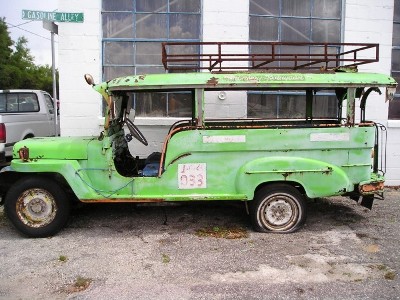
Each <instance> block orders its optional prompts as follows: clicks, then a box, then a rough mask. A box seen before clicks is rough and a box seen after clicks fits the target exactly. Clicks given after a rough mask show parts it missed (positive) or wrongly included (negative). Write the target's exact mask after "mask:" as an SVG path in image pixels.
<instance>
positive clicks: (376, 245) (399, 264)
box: [0, 189, 400, 300]
mask: <svg viewBox="0 0 400 300" xmlns="http://www.w3.org/2000/svg"><path fill="white" fill-rule="evenodd" d="M399 215H400V191H397V190H394V189H391V190H388V191H387V192H386V200H385V201H376V204H375V205H374V208H373V210H372V211H369V210H367V209H365V208H363V207H361V206H359V205H357V204H356V203H355V202H354V201H351V200H347V199H345V198H341V197H337V198H331V199H329V200H328V199H319V200H318V201H309V202H308V219H307V222H306V225H305V227H304V228H303V229H301V230H300V231H298V232H296V233H293V234H263V233H256V232H253V231H252V230H251V228H250V224H249V219H248V217H247V215H246V214H245V210H244V209H243V207H242V205H241V204H240V203H236V204H235V203H216V202H213V203H191V204H187V203H185V204H180V205H167V206H160V205H129V204H126V205H125V204H124V205H119V204H114V205H109V204H107V205H106V204H102V205H100V204H98V205H96V204H90V205H81V206H78V207H76V208H75V209H74V210H73V212H72V216H71V218H70V221H69V223H68V225H67V227H66V228H65V229H64V230H63V231H61V232H60V233H59V234H58V235H57V236H55V237H52V238H44V239H28V238H25V237H22V236H21V235H19V234H18V232H16V230H15V229H14V228H13V227H12V226H11V225H10V223H9V222H8V220H6V218H5V216H4V213H3V208H2V207H0V240H1V242H0V257H1V263H0V299H107V300H108V299H321V298H323V299H400V280H399V275H398V272H399V270H400V242H399V233H400V223H399ZM225 235H226V236H225ZM215 236H217V237H215ZM221 236H225V237H221ZM229 237H238V238H236V239H231V238H229Z"/></svg>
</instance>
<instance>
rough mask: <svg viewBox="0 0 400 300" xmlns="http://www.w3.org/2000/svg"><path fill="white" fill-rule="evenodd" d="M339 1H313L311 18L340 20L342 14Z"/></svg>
mask: <svg viewBox="0 0 400 300" xmlns="http://www.w3.org/2000/svg"><path fill="white" fill-rule="evenodd" d="M341 2H342V1H341V0H314V7H313V10H312V15H313V17H318V18H335V19H340V17H341V12H342V3H341Z"/></svg>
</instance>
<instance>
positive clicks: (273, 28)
mask: <svg viewBox="0 0 400 300" xmlns="http://www.w3.org/2000/svg"><path fill="white" fill-rule="evenodd" d="M266 28H268V30H265V29H266ZM250 40H253V41H278V19H277V18H268V17H254V16H251V17H250Z"/></svg>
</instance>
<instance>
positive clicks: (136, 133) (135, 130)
mask: <svg viewBox="0 0 400 300" xmlns="http://www.w3.org/2000/svg"><path fill="white" fill-rule="evenodd" d="M125 123H126V126H128V129H129V132H130V134H131V136H133V137H134V138H135V139H137V140H138V141H139V142H141V143H142V144H143V145H145V146H147V145H148V144H149V143H147V140H146V138H145V137H144V135H143V133H141V132H140V130H139V128H137V126H136V125H135V124H133V122H132V121H131V120H129V119H128V118H126V119H125Z"/></svg>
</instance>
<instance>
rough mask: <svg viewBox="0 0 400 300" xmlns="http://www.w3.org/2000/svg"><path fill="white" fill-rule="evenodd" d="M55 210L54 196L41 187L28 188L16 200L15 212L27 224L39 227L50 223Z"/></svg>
mask: <svg viewBox="0 0 400 300" xmlns="http://www.w3.org/2000/svg"><path fill="white" fill-rule="evenodd" d="M56 212H57V207H56V203H55V200H54V197H53V196H52V195H51V194H50V193H49V192H48V191H46V190H43V189H29V190H26V191H25V192H23V193H22V194H21V195H20V197H19V198H18V200H17V214H18V217H19V219H20V220H21V221H22V222H23V223H24V224H25V225H27V226H29V227H34V228H39V227H43V226H46V225H47V224H49V223H51V222H52V221H53V220H54V218H55V216H56Z"/></svg>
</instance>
